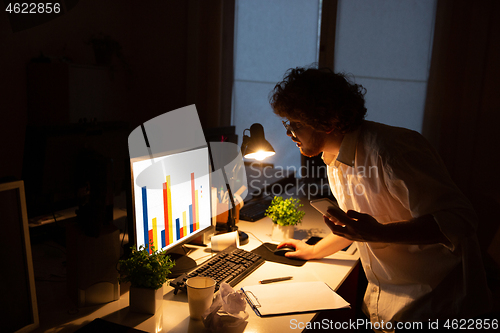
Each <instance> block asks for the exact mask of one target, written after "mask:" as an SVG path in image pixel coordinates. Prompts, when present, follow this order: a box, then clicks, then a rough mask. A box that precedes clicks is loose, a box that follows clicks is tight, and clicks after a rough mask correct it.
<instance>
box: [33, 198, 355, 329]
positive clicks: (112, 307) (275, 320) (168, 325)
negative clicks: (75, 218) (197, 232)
mask: <svg viewBox="0 0 500 333" xmlns="http://www.w3.org/2000/svg"><path fill="white" fill-rule="evenodd" d="M303 209H304V211H305V212H306V215H305V217H304V220H303V222H302V224H301V225H299V226H298V227H297V228H296V230H295V238H298V239H306V238H309V237H310V236H320V237H324V236H326V235H327V234H328V233H329V230H328V227H326V225H324V223H323V219H322V217H321V214H320V213H318V212H317V211H316V210H314V209H313V208H312V207H310V205H309V204H308V203H305V202H304V207H303ZM238 227H239V228H240V229H241V230H242V231H245V232H248V233H249V238H250V241H249V243H248V244H246V245H244V246H242V247H241V248H243V249H245V250H249V251H250V250H252V249H254V248H256V247H258V246H260V245H261V242H260V241H262V242H271V230H272V222H271V220H270V219H269V218H267V217H266V218H263V219H261V220H260V221H258V222H245V221H240V222H239V223H238ZM256 237H258V238H259V239H260V241H259V240H257V239H256ZM190 249H191V251H190V253H189V255H190V256H191V257H192V258H193V259H195V260H197V261H198V260H199V263H201V262H203V261H205V260H207V259H208V256H209V255H210V249H209V248H208V249H207V248H199V247H190ZM357 262H358V256H357V253H356V252H355V253H354V254H346V253H336V254H334V255H332V256H330V257H327V258H324V259H321V260H311V261H308V262H307V263H306V264H305V265H304V266H302V267H295V266H290V265H283V264H278V263H273V262H265V263H264V264H263V265H262V266H261V267H259V268H258V269H257V270H256V271H254V272H253V273H252V274H251V275H249V276H248V277H247V278H245V279H244V280H243V281H241V282H240V283H239V284H238V285H236V286H235V289H239V288H241V287H243V286H245V285H253V284H257V283H258V281H259V280H261V279H265V278H271V277H277V276H287V275H291V276H293V277H294V279H293V280H292V281H285V282H280V283H290V282H300V281H324V282H326V283H327V284H328V285H329V286H330V287H331V288H333V289H335V290H337V289H338V287H339V286H340V285H341V284H342V282H343V281H344V279H345V278H346V277H347V276H348V275H349V273H350V272H351V271H352V269H353V268H354V267H355V265H356V263H357ZM125 288H126V286H125V287H123V290H122V295H121V297H120V299H119V300H117V301H114V302H111V303H108V304H104V305H98V306H90V307H84V308H80V309H79V311H78V313H77V314H74V315H71V314H70V313H68V311H67V309H65V311H62V312H61V313H55V312H54V313H51V314H49V315H48V316H47V317H45V318H44V317H42V316H41V317H40V328H39V329H37V330H35V332H72V331H75V330H77V329H78V328H79V327H81V326H83V325H84V324H86V323H89V322H91V321H92V320H94V319H95V318H103V319H105V320H108V321H111V322H115V323H120V324H123V325H126V326H129V327H134V328H137V329H139V330H143V331H146V332H193V333H194V332H204V331H205V329H204V327H203V323H202V322H200V321H193V320H191V319H190V318H189V308H188V303H187V295H186V294H185V293H178V294H177V295H174V293H173V288H172V287H170V286H168V285H164V286H163V293H164V297H163V304H162V307H161V308H160V309H159V310H158V311H157V313H156V314H155V315H154V316H149V315H143V314H138V313H132V312H130V311H129V310H128V305H129V295H128V291H125ZM124 291H125V292H124ZM247 312H248V313H249V318H248V319H247V325H246V327H245V328H244V331H245V332H300V331H301V329H293V328H292V326H291V320H296V323H306V322H308V321H311V320H312V318H313V317H314V313H306V314H294V315H284V316H274V317H266V318H261V317H258V316H257V315H256V314H255V313H254V312H253V310H252V309H251V308H250V307H249V306H247ZM240 331H241V330H240Z"/></svg>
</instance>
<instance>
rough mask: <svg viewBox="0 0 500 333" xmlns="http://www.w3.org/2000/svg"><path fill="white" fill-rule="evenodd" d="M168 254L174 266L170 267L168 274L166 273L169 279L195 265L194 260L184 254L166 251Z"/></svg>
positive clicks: (189, 269)
mask: <svg viewBox="0 0 500 333" xmlns="http://www.w3.org/2000/svg"><path fill="white" fill-rule="evenodd" d="M168 255H169V256H170V259H171V260H172V261H175V266H174V267H172V268H171V269H170V274H169V275H168V278H169V279H170V278H176V277H178V276H180V275H181V274H183V273H186V272H189V271H191V270H192V269H193V268H195V267H196V261H194V260H193V259H191V258H189V257H188V256H187V255H185V254H180V253H168Z"/></svg>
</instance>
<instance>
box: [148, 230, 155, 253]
mask: <svg viewBox="0 0 500 333" xmlns="http://www.w3.org/2000/svg"><path fill="white" fill-rule="evenodd" d="M148 235H149V241H150V242H151V240H152V239H153V229H149V230H148ZM151 246H152V245H151V244H148V249H149V254H151V253H153V251H151ZM155 250H156V249H155Z"/></svg>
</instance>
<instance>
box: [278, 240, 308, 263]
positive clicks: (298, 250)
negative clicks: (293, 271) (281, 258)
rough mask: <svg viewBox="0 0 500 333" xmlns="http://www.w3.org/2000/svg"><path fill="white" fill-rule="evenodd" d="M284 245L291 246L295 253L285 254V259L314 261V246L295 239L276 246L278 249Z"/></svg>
mask: <svg viewBox="0 0 500 333" xmlns="http://www.w3.org/2000/svg"><path fill="white" fill-rule="evenodd" d="M285 245H289V246H293V247H294V248H295V251H293V252H287V253H285V257H287V258H297V259H304V260H309V259H314V256H313V254H314V246H313V245H309V244H306V243H305V242H303V241H299V240H297V239H287V240H286V241H284V242H281V243H280V244H278V247H277V248H278V249H279V248H280V247H283V246H285Z"/></svg>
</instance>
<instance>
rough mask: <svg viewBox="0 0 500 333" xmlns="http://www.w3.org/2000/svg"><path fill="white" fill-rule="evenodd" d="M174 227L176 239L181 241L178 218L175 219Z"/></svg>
mask: <svg viewBox="0 0 500 333" xmlns="http://www.w3.org/2000/svg"><path fill="white" fill-rule="evenodd" d="M175 225H176V227H177V239H178V240H179V239H181V222H180V221H179V219H178V218H176V219H175Z"/></svg>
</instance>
